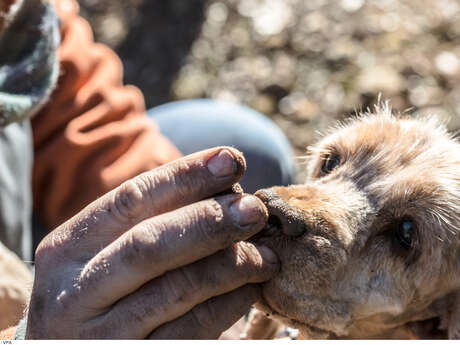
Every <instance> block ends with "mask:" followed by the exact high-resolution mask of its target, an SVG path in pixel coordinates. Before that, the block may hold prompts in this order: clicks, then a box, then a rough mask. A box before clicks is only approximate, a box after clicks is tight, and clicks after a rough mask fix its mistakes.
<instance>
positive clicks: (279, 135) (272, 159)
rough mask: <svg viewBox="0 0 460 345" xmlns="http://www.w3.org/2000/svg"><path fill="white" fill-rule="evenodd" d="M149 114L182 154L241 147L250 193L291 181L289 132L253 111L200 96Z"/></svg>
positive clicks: (291, 166)
mask: <svg viewBox="0 0 460 345" xmlns="http://www.w3.org/2000/svg"><path fill="white" fill-rule="evenodd" d="M148 114H149V116H150V117H151V118H152V119H154V120H155V121H156V123H157V124H158V125H159V127H160V131H161V133H163V135H165V136H166V137H167V138H168V139H169V140H171V141H172V142H173V143H174V144H175V145H176V147H177V148H178V149H179V150H180V151H181V152H182V153H183V154H184V155H187V154H190V153H193V152H197V151H201V150H204V149H207V148H210V147H214V146H222V145H225V146H234V147H236V148H237V149H238V150H240V151H242V152H243V153H244V156H245V158H246V162H247V172H246V174H245V175H244V177H243V178H242V180H241V181H240V183H241V185H242V187H243V189H244V190H245V191H246V192H248V193H253V192H255V191H256V190H258V189H260V188H266V187H270V186H275V185H288V184H291V183H292V181H293V177H294V159H293V152H292V149H291V146H290V144H289V142H288V140H287V138H286V136H285V135H284V134H283V132H281V130H280V129H279V128H278V127H277V126H276V124H275V123H274V122H273V121H271V120H270V119H268V118H267V117H265V116H264V115H262V114H260V113H258V112H256V111H254V110H251V109H249V108H247V107H244V106H241V105H237V104H233V103H227V102H222V101H215V100H208V99H198V100H186V101H178V102H172V103H168V104H164V105H161V106H158V107H155V108H153V109H151V110H149V111H148Z"/></svg>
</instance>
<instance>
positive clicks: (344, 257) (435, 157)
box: [248, 104, 460, 338]
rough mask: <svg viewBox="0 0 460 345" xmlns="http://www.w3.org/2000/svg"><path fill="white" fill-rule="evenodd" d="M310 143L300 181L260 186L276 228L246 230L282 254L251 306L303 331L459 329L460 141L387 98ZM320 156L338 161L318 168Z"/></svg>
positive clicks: (376, 334) (406, 334) (425, 333)
mask: <svg viewBox="0 0 460 345" xmlns="http://www.w3.org/2000/svg"><path fill="white" fill-rule="evenodd" d="M310 151H311V154H310V157H309V162H310V163H309V167H308V172H309V174H308V176H309V177H308V181H307V182H306V183H305V184H303V185H293V186H289V187H274V188H271V189H269V190H263V191H259V192H258V193H256V195H258V196H259V197H260V198H261V199H262V200H263V201H264V202H265V203H266V205H267V207H268V209H269V212H270V214H272V215H276V216H277V217H278V222H281V223H282V229H283V231H277V232H276V233H274V234H273V233H271V234H269V235H267V234H263V233H262V235H259V236H258V238H257V239H255V240H254V241H256V242H258V243H262V244H265V245H267V246H269V247H270V248H272V249H273V250H274V251H275V252H276V253H277V254H278V256H279V258H280V261H281V270H280V273H279V274H278V275H277V276H276V277H275V278H274V279H272V280H270V281H269V282H267V283H265V284H264V285H263V290H262V291H263V301H262V302H261V303H259V304H258V305H257V307H258V309H259V310H261V311H263V312H264V313H266V314H267V315H269V316H270V318H274V319H276V320H279V321H281V322H282V323H284V324H285V325H288V326H291V327H294V328H298V329H299V330H300V332H301V334H302V335H303V337H304V338H337V337H338V338H419V337H438V336H441V337H442V336H447V333H448V335H449V337H450V338H458V337H459V336H460V331H459V330H460V317H459V315H460V302H459V300H460V298H459V297H457V295H458V296H460V293H458V294H457V292H458V291H460V237H459V236H460V234H459V233H458V232H459V230H460V144H459V143H458V142H457V141H456V140H454V139H453V138H452V137H451V136H449V135H448V134H447V132H446V130H445V129H444V127H443V126H442V125H441V124H439V123H438V122H437V121H436V119H435V118H425V119H422V120H415V119H410V118H398V117H396V116H393V115H392V114H391V109H390V106H389V105H388V104H383V105H379V106H378V107H376V112H375V114H369V113H366V114H363V115H362V116H361V117H359V118H358V119H355V120H354V121H352V122H350V123H348V124H346V125H343V126H341V127H340V128H336V129H335V130H334V131H332V132H331V133H330V134H329V135H328V136H327V137H325V138H324V139H323V140H321V141H320V142H319V144H318V145H316V146H315V147H313V148H312V149H311V150H310ZM328 157H329V159H330V157H339V159H340V164H339V165H338V166H337V167H335V168H334V169H333V170H332V171H330V172H329V173H324V172H322V167H324V161H325V160H326V159H328ZM407 219H409V220H410V221H411V222H412V223H411V224H413V226H414V228H413V229H414V230H415V231H414V232H413V234H414V236H413V246H412V248H410V249H406V248H404V247H403V246H402V245H401V243H400V241H399V240H398V237H397V236H396V232H397V231H399V230H398V229H400V227H401V224H402V220H405V221H406V220H407ZM286 228H289V229H290V231H291V232H292V231H294V232H296V231H298V232H299V233H294V234H291V233H289V231H287V230H286ZM286 232H288V234H286ZM437 318H439V320H440V322H441V324H440V325H438V321H437V320H438V319H437ZM438 326H439V327H438ZM252 327H257V326H256V325H253V326H252ZM438 328H440V329H441V332H440V331H439V330H438ZM443 329H444V330H445V332H444V333H443V332H442V330H443ZM248 332H249V333H250V334H256V333H257V332H255V331H254V330H252V331H251V330H250V329H249V330H248Z"/></svg>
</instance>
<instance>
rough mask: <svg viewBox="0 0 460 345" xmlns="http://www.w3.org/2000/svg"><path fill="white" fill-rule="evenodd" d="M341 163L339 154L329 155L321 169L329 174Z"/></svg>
mask: <svg viewBox="0 0 460 345" xmlns="http://www.w3.org/2000/svg"><path fill="white" fill-rule="evenodd" d="M339 165H340V157H339V156H337V155H328V156H327V157H326V158H325V159H324V161H323V165H322V166H321V171H322V172H323V173H324V174H329V173H330V172H331V171H332V170H334V169H335V168H337V167H338V166H339Z"/></svg>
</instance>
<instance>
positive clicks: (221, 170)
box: [208, 150, 237, 177]
mask: <svg viewBox="0 0 460 345" xmlns="http://www.w3.org/2000/svg"><path fill="white" fill-rule="evenodd" d="M208 169H209V171H210V172H211V174H213V175H214V176H216V177H226V176H231V175H235V174H236V171H237V166H236V162H235V159H234V158H233V156H232V154H231V153H230V152H229V151H228V150H222V151H220V152H219V153H218V154H217V155H215V156H214V157H212V158H211V159H210V160H209V161H208Z"/></svg>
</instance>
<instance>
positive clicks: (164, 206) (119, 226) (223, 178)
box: [51, 147, 246, 260]
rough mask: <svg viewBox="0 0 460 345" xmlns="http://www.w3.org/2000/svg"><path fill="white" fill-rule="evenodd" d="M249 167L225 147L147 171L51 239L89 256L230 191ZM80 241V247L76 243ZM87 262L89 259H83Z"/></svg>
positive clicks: (94, 204)
mask: <svg viewBox="0 0 460 345" xmlns="http://www.w3.org/2000/svg"><path fill="white" fill-rule="evenodd" d="M245 168H246V163H245V160H244V157H243V155H242V154H241V153H240V152H239V151H237V150H236V149H233V148H230V147H220V148H213V149H209V150H205V151H202V152H198V153H196V154H192V155H190V156H186V157H184V158H181V159H178V160H176V161H174V162H171V163H169V164H166V165H164V166H161V167H159V168H157V169H154V170H152V171H149V172H146V173H143V174H141V175H139V176H137V177H135V178H133V179H131V180H128V181H127V182H125V183H123V184H122V185H120V186H119V187H118V188H116V189H115V190H113V191H111V192H109V193H108V194H106V195H105V196H103V197H102V198H100V199H98V200H96V201H95V202H93V203H92V204H90V205H89V206H88V207H87V208H85V209H84V210H83V211H82V212H80V213H79V214H78V215H77V216H75V217H74V218H72V219H71V220H70V221H69V222H67V223H66V224H65V225H64V226H62V227H60V228H59V230H58V231H54V232H53V233H52V235H51V241H52V242H51V243H52V244H53V246H55V245H56V244H60V245H61V246H64V245H65V244H67V245H68V247H70V249H71V250H72V252H75V246H76V245H78V246H80V247H82V248H84V250H82V251H80V255H83V253H85V254H86V256H88V255H90V256H92V255H91V252H92V249H100V248H102V247H105V246H106V245H107V244H109V243H110V242H112V241H113V240H114V239H116V238H117V237H118V236H120V235H121V234H122V233H123V232H125V231H126V230H128V229H130V228H131V227H132V226H134V225H135V224H137V223H139V222H141V221H142V220H144V219H147V218H150V217H153V216H155V215H158V214H162V213H165V212H168V211H171V210H174V209H177V208H180V207H182V206H185V205H188V204H191V203H193V202H196V201H199V200H202V199H205V198H207V197H210V196H212V195H214V194H217V193H219V192H222V191H224V190H227V189H228V188H230V187H231V186H232V185H233V184H234V183H235V182H237V180H239V179H240V178H241V176H242V174H243V173H244V171H245ZM76 240H78V243H76ZM82 259H83V260H85V259H87V257H84V258H82Z"/></svg>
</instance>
